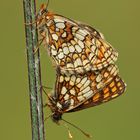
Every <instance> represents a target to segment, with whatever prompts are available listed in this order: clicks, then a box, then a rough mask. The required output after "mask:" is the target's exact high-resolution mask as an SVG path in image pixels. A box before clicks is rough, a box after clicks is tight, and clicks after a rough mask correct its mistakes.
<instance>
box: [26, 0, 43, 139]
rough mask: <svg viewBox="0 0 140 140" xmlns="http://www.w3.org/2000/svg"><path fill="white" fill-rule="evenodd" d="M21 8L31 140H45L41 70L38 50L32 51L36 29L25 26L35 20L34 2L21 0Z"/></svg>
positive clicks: (34, 46) (32, 26) (33, 26)
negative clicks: (26, 65)
mask: <svg viewBox="0 0 140 140" xmlns="http://www.w3.org/2000/svg"><path fill="white" fill-rule="evenodd" d="M23 8H24V18H25V32H26V49H27V62H28V77H29V94H30V108H31V125H32V140H45V133H44V116H43V103H42V92H41V90H40V89H41V88H40V87H41V70H40V57H39V49H38V51H37V52H36V53H35V54H34V51H33V50H35V48H36V46H37V42H38V39H37V38H38V37H37V28H36V24H30V25H27V24H26V23H33V22H34V21H35V20H36V19H35V18H36V16H35V15H36V3H35V0H23Z"/></svg>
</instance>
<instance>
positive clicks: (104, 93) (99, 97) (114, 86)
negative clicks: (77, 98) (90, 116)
mask: <svg viewBox="0 0 140 140" xmlns="http://www.w3.org/2000/svg"><path fill="white" fill-rule="evenodd" d="M125 89H126V84H125V83H124V81H123V80H122V79H121V78H120V77H119V76H118V75H117V76H115V77H114V78H113V79H112V80H111V82H110V83H109V84H107V85H106V86H105V87H104V88H103V89H101V90H99V91H97V92H96V93H95V94H94V95H93V97H92V98H90V99H88V100H87V101H86V102H84V103H83V104H81V105H80V106H78V107H77V108H74V109H72V110H70V111H69V112H74V111H78V110H82V109H85V108H89V107H93V106H96V105H100V104H102V103H104V102H108V101H110V100H112V99H114V98H116V97H118V96H120V95H121V94H123V93H124V91H125Z"/></svg>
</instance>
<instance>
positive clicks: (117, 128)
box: [0, 0, 140, 140]
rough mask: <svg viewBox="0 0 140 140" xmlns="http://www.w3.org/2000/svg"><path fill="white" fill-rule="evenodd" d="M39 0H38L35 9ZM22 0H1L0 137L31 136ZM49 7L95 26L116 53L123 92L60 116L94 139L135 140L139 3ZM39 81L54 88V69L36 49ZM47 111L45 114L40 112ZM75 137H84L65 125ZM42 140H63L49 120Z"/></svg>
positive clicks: (19, 139)
mask: <svg viewBox="0 0 140 140" xmlns="http://www.w3.org/2000/svg"><path fill="white" fill-rule="evenodd" d="M43 2H46V1H43V0H38V1H37V8H39V5H40V4H41V3H43ZM22 7H23V5H22V0H14V1H5V0H1V1H0V139H1V140H31V126H30V107H29V105H30V103H29V94H28V77H27V62H26V50H25V33H24V20H23V19H24V18H23V8H22ZM49 9H50V10H51V11H54V12H55V13H59V14H61V15H64V16H66V17H69V18H71V19H75V20H78V21H82V22H84V23H87V24H89V25H91V26H93V27H95V28H96V29H99V30H100V31H101V32H102V33H103V34H104V35H105V37H106V39H107V41H108V42H110V43H111V44H112V45H113V46H114V47H115V48H116V49H117V50H118V52H119V59H118V61H117V64H118V66H119V69H120V74H121V76H122V77H123V79H124V80H125V82H126V83H127V91H126V92H125V94H124V95H122V96H120V97H119V98H117V99H115V100H113V101H110V102H108V103H106V104H102V105H100V106H97V107H94V108H90V109H87V110H83V111H80V112H75V113H71V114H65V115H64V116H63V117H64V118H65V119H66V120H68V121H70V122H72V123H74V124H76V125H77V126H79V127H80V128H82V129H84V130H85V131H87V132H89V133H90V134H92V136H93V138H92V139H94V140H132V139H135V140H140V43H139V41H140V1H139V0H116V1H113V0H88V1H87V0H86V1H84V0H82V1H81V0H69V1H68V0H67V1H66V0H50V4H49ZM41 63H42V79H43V84H44V85H47V86H50V87H53V86H54V84H55V70H54V69H53V67H52V64H51V61H50V59H49V58H48V56H47V53H46V52H45V49H44V48H43V47H42V48H41ZM45 115H46V114H45ZM70 129H71V131H72V134H73V136H74V140H85V139H86V138H85V136H83V135H82V134H81V133H80V132H79V131H78V130H76V129H75V128H72V127H71V126H70ZM45 131H46V137H47V140H55V139H61V140H67V139H68V135H67V131H66V129H65V128H64V127H63V126H57V125H56V124H54V123H53V122H52V121H51V120H50V119H49V120H48V121H47V122H46V123H45Z"/></svg>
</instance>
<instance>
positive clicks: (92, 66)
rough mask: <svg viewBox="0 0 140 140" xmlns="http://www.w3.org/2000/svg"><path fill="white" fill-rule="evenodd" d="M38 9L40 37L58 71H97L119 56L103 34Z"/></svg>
mask: <svg viewBox="0 0 140 140" xmlns="http://www.w3.org/2000/svg"><path fill="white" fill-rule="evenodd" d="M45 10H46V9H43V8H42V9H41V10H40V13H42V14H41V18H38V19H40V20H39V22H38V30H39V35H40V37H41V38H42V39H43V41H44V42H45V44H47V45H48V47H47V49H48V51H49V54H50V56H51V57H52V58H53V60H54V61H55V63H56V65H57V66H59V67H60V69H61V72H64V73H65V71H72V72H73V71H76V72H77V73H84V71H90V70H100V69H102V68H104V67H106V66H108V65H110V64H113V63H114V62H115V61H116V60H117V56H118V53H117V52H116V50H115V49H114V48H113V47H112V46H111V45H110V44H109V43H108V42H106V41H105V39H104V38H103V36H102V34H101V33H99V32H98V31H96V30H95V29H93V28H92V27H90V26H88V25H84V24H81V23H78V22H75V21H73V20H71V19H68V18H66V17H63V16H61V15H57V14H53V13H51V12H48V11H45Z"/></svg>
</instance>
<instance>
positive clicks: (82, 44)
mask: <svg viewBox="0 0 140 140" xmlns="http://www.w3.org/2000/svg"><path fill="white" fill-rule="evenodd" d="M78 44H79V46H80V47H81V48H82V49H83V48H84V47H85V46H84V43H83V42H82V41H81V40H79V41H78Z"/></svg>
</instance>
